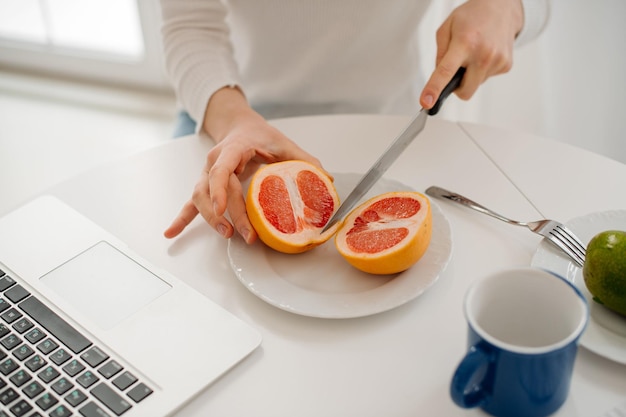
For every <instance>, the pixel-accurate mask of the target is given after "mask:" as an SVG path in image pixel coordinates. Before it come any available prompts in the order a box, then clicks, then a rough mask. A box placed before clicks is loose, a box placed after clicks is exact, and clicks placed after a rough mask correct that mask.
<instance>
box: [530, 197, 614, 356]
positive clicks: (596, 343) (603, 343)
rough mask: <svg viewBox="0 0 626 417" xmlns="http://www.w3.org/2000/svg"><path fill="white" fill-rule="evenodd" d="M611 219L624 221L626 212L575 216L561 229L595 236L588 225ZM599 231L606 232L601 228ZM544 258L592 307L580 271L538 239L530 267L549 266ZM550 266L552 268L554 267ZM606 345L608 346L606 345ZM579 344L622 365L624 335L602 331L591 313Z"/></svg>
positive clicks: (597, 212)
mask: <svg viewBox="0 0 626 417" xmlns="http://www.w3.org/2000/svg"><path fill="white" fill-rule="evenodd" d="M613 218H618V219H619V220H622V219H623V220H625V221H626V210H620V209H614V210H604V211H595V212H591V213H587V214H585V215H583V216H578V217H575V218H572V219H570V220H569V221H567V222H565V226H567V227H568V228H570V229H571V230H572V231H573V232H574V233H580V232H581V231H582V228H583V227H588V228H589V229H586V230H585V232H586V233H585V234H592V235H595V233H599V232H600V231H601V230H598V231H597V232H595V233H594V232H589V231H588V230H590V229H591V227H590V226H589V225H590V224H591V223H593V222H597V221H606V222H608V221H609V220H610V219H613ZM608 227H610V226H608ZM603 230H608V229H606V228H605V229H603ZM581 238H582V236H581ZM541 257H543V258H544V259H541ZM546 257H553V258H555V259H557V260H556V262H555V263H554V264H557V265H559V268H562V269H563V270H558V271H554V270H552V269H551V271H552V272H555V273H557V274H559V275H562V276H563V277H564V278H565V279H567V280H568V281H570V282H571V283H572V284H573V285H575V286H576V287H577V288H578V289H579V290H581V292H582V293H583V294H584V295H585V298H586V299H587V302H588V303H589V306H590V310H591V308H593V306H594V304H592V303H593V301H592V299H591V294H590V293H589V291H588V290H587V288H586V287H585V286H584V285H582V284H581V282H582V268H581V267H579V266H577V265H575V264H574V263H573V262H572V261H570V260H569V258H566V257H564V256H560V255H559V254H558V253H557V252H556V250H555V249H553V248H552V247H551V246H550V245H549V244H548V243H546V242H545V241H543V240H542V241H541V242H540V243H539V245H538V246H537V249H536V250H535V253H534V254H533V257H532V260H531V265H532V266H536V267H540V268H546V269H548V268H549V265H546V264H545V261H546V260H545V258H546ZM554 264H553V266H552V267H554ZM559 268H557V269H559ZM607 342H610V343H608V344H607ZM620 342H622V343H623V346H622V345H619V346H614V345H613V344H614V343H620ZM612 343H613V344H612ZM580 345H581V346H583V347H585V348H586V349H588V350H590V351H591V352H594V353H596V354H598V355H600V356H602V357H604V358H607V359H610V360H612V361H614V362H618V363H622V364H626V349H625V348H626V336H623V335H621V334H618V333H616V332H614V331H612V330H610V329H608V328H606V326H603V325H602V324H600V323H598V322H597V321H596V320H595V319H594V316H593V315H592V314H591V313H590V316H589V322H588V324H587V329H586V330H585V332H584V333H583V335H582V336H581V338H580Z"/></svg>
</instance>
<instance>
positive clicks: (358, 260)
mask: <svg viewBox="0 0 626 417" xmlns="http://www.w3.org/2000/svg"><path fill="white" fill-rule="evenodd" d="M392 198H409V199H411V200H415V201H416V202H418V203H419V209H418V210H417V211H416V213H415V214H413V215H411V216H410V217H406V218H390V217H387V218H382V219H380V220H379V221H376V220H375V219H371V220H372V221H368V220H367V219H365V220H364V219H363V216H364V213H367V212H368V209H369V208H371V207H373V206H374V205H375V204H377V203H379V202H381V201H383V200H386V199H392ZM365 216H367V214H365ZM383 217H384V216H383ZM396 231H401V232H396ZM351 233H365V234H364V240H367V239H371V240H376V237H377V236H382V237H381V239H387V238H388V237H389V236H390V235H393V236H394V238H396V237H398V236H399V237H398V239H397V240H398V241H397V243H395V244H392V245H391V246H390V247H388V248H386V249H382V250H379V251H374V252H367V250H366V249H365V248H363V247H361V248H359V249H355V248H353V247H351V246H350V244H349V241H350V240H351V239H352V240H353V238H351V237H350V236H349V235H350V234H351ZM402 235H404V237H402ZM431 236H432V211H431V206H430V200H429V199H428V198H427V197H426V196H424V195H423V194H421V193H418V192H416V191H393V192H388V193H384V194H381V195H378V196H376V197H373V198H371V199H369V200H367V201H366V202H365V203H363V204H361V205H359V206H358V207H357V208H355V209H354V210H352V212H350V214H348V216H347V217H346V218H345V220H344V221H343V223H342V226H341V228H340V229H339V231H338V232H337V234H336V235H335V246H336V248H337V250H338V251H339V253H340V254H341V256H343V258H344V259H346V260H347V261H348V262H349V263H350V264H351V265H352V266H354V267H355V268H357V269H359V270H361V271H363V272H366V273H370V274H376V275H388V274H396V273H399V272H402V271H405V270H407V269H409V268H410V267H411V266H413V265H414V264H415V263H417V261H419V260H420V258H421V257H422V256H423V255H424V253H425V252H426V250H427V249H428V246H429V244H430V239H431ZM376 244H378V243H376ZM376 244H375V245H376Z"/></svg>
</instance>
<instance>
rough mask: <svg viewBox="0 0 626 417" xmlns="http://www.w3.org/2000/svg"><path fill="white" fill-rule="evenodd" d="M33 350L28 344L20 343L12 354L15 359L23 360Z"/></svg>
mask: <svg viewBox="0 0 626 417" xmlns="http://www.w3.org/2000/svg"><path fill="white" fill-rule="evenodd" d="M33 353H35V351H34V350H33V349H32V348H31V347H30V346H28V345H21V346H20V347H18V348H17V349H15V350H14V351H13V356H15V357H16V358H17V359H19V360H21V361H23V360H25V359H26V358H28V357H30V356H31V355H32V354H33Z"/></svg>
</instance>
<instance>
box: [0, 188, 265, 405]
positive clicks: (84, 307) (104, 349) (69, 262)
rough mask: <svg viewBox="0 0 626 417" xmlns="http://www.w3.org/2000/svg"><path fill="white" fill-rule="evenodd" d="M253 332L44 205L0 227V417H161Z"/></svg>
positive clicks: (39, 202) (35, 203)
mask: <svg viewBox="0 0 626 417" xmlns="http://www.w3.org/2000/svg"><path fill="white" fill-rule="evenodd" d="M260 343H261V337H260V334H259V332H258V331H257V330H256V329H254V328H253V327H251V326H250V325H249V324H247V323H245V322H243V321H241V320H240V319H238V318H237V317H235V316H234V315H233V314H231V313H229V312H228V311H226V310H225V309H223V308H222V307H221V306H219V305H217V304H216V303H214V302H212V301H211V300H209V299H208V298H206V297H205V296H203V295H202V294H200V293H198V292H197V291H195V290H194V289H193V288H191V287H190V286H188V285H187V284H185V283H184V282H182V281H181V280H179V279H177V278H176V277H174V276H172V275H170V274H169V273H167V272H166V271H163V270H161V269H159V268H157V267H155V266H154V265H151V264H149V263H148V262H147V261H146V260H145V259H142V258H141V257H139V256H137V254H135V253H133V252H132V251H130V250H129V249H128V248H127V247H126V246H125V245H124V244H123V243H122V242H121V241H119V240H118V239H116V238H115V237H114V236H112V235H111V234H110V233H108V232H107V231H105V230H104V229H102V228H101V227H99V226H98V225H97V224H95V223H94V222H93V221H91V220H89V219H88V218H86V217H84V216H83V215H81V214H80V213H78V212H77V211H75V210H74V209H72V208H71V207H69V206H68V205H67V204H65V203H64V202H62V201H61V200H59V199H58V198H56V197H53V196H42V197H38V198H36V199H34V200H32V201H31V202H29V203H27V204H26V205H24V206H22V207H20V208H18V209H17V210H15V211H13V212H11V213H9V214H7V215H5V216H4V217H2V218H0V416H5V415H6V416H31V415H33V416H40V415H41V416H48V415H51V416H64V415H77V416H85V417H91V416H98V417H103V416H120V415H122V416H125V417H136V416H150V417H157V416H166V415H171V414H173V413H174V412H175V411H176V410H177V409H179V408H180V407H181V406H182V405H183V404H185V403H186V402H187V401H189V400H190V399H191V398H192V397H194V396H195V395H196V394H198V393H199V392H200V391H202V390H203V389H205V388H206V387H207V386H209V385H210V384H211V383H212V382H213V381H215V380H216V379H217V378H218V377H220V376H221V375H222V374H224V373H225V372H227V371H228V370H229V369H230V368H232V367H233V366H235V365H236V364H237V363H238V362H240V361H241V360H242V359H244V358H245V357H246V356H247V355H249V354H250V353H251V352H252V351H254V350H255V349H256V348H257V347H258V346H259V344H260Z"/></svg>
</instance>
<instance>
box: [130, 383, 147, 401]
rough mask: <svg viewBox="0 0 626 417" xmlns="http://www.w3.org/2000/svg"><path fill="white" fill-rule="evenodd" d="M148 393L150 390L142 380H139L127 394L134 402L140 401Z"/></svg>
mask: <svg viewBox="0 0 626 417" xmlns="http://www.w3.org/2000/svg"><path fill="white" fill-rule="evenodd" d="M150 394H152V390H151V389H150V388H149V387H148V386H147V385H146V384H144V383H143V382H140V383H139V384H138V385H137V386H135V388H133V389H131V390H130V391H128V396H129V397H130V398H132V399H133V401H134V402H136V403H138V402H139V401H142V400H143V399H144V398H146V397H147V396H148V395H150Z"/></svg>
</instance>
